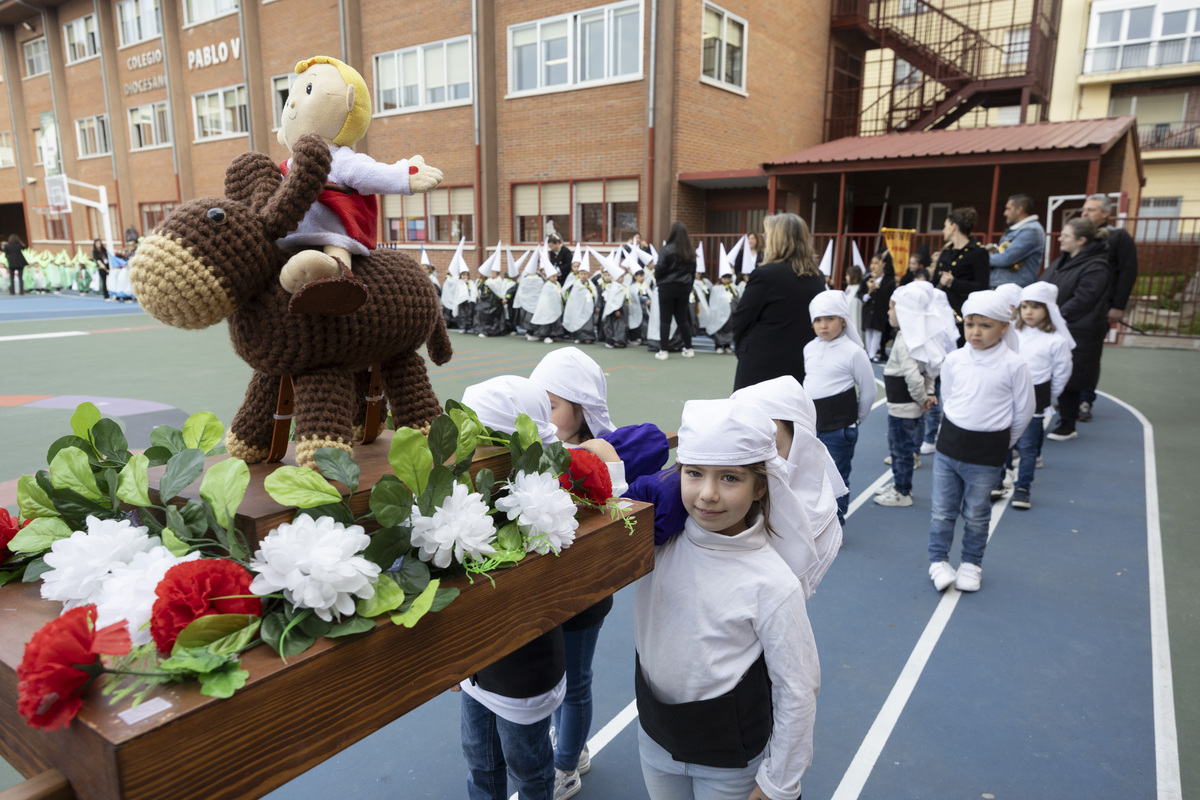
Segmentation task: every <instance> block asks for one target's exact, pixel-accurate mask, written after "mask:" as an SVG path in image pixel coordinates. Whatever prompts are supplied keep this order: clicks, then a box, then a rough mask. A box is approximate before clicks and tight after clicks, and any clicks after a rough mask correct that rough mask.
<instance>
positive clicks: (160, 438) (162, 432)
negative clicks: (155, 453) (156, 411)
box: [147, 425, 187, 455]
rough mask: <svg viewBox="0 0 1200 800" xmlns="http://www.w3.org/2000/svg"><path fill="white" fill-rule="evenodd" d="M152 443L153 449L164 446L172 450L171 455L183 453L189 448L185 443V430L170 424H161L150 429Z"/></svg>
mask: <svg viewBox="0 0 1200 800" xmlns="http://www.w3.org/2000/svg"><path fill="white" fill-rule="evenodd" d="M150 445H151V449H153V448H154V447H164V448H166V449H167V450H170V451H171V455H175V454H176V453H182V452H183V451H184V450H186V449H187V445H186V444H184V443H183V431H181V430H179V429H178V428H172V427H171V426H170V425H159V426H158V427H157V428H155V429H154V430H152V431H150ZM147 454H148V453H147Z"/></svg>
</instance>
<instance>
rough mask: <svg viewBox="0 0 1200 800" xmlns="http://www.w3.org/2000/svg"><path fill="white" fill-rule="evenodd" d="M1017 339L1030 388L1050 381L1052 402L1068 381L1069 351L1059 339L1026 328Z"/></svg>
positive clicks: (1018, 333) (1022, 329) (1031, 327)
mask: <svg viewBox="0 0 1200 800" xmlns="http://www.w3.org/2000/svg"><path fill="white" fill-rule="evenodd" d="M1017 336H1018V337H1020V340H1021V360H1022V361H1024V362H1025V364H1026V365H1027V366H1028V367H1029V374H1030V376H1031V377H1032V378H1033V385H1034V386H1037V385H1038V384H1042V383H1045V382H1046V381H1050V402H1051V403H1054V402H1056V401H1057V400H1058V396H1059V395H1060V394H1062V390H1063V389H1064V388H1066V386H1067V381H1069V380H1070V379H1071V369H1072V363H1071V348H1070V347H1069V346H1068V345H1067V342H1066V340H1065V339H1064V338H1063V337H1061V336H1058V335H1057V334H1053V333H1046V332H1045V331H1044V330H1042V329H1041V328H1035V327H1033V326H1030V325H1026V326H1025V327H1024V328H1021V329H1020V330H1019V331H1017Z"/></svg>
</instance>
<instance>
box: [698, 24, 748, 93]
mask: <svg viewBox="0 0 1200 800" xmlns="http://www.w3.org/2000/svg"><path fill="white" fill-rule="evenodd" d="M702 42H703V45H704V47H703V51H702V54H701V66H700V74H701V76H702V77H704V78H706V79H708V80H710V81H716V82H717V83H718V84H724V85H726V86H732V87H733V88H735V89H742V90H745V88H746V20H744V19H741V18H740V17H736V16H734V15H733V14H730V13H729V12H728V11H725V10H723V9H721V8H718V7H717V6H714V5H710V4H708V3H705V4H704V30H703V33H702Z"/></svg>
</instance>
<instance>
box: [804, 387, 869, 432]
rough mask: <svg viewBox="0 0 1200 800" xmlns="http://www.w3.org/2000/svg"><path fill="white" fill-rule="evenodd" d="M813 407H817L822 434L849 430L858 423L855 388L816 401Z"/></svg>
mask: <svg viewBox="0 0 1200 800" xmlns="http://www.w3.org/2000/svg"><path fill="white" fill-rule="evenodd" d="M813 405H814V406H816V407H817V430H818V431H820V432H821V433H825V432H827V431H836V430H841V429H842V428H849V427H850V426H851V425H853V424H855V423H856V422H858V394H857V393H856V392H855V391H854V387H853V386H851V387H850V388H849V389H847V390H846V391H844V392H839V393H838V394H834V395H830V396H829V397H822V398H821V399H820V400H817V399H814V400H813Z"/></svg>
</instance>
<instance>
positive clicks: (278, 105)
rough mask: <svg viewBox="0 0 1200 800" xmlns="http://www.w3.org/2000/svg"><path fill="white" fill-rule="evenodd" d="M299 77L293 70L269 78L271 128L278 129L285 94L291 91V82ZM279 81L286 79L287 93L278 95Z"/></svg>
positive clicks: (285, 97)
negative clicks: (271, 112)
mask: <svg viewBox="0 0 1200 800" xmlns="http://www.w3.org/2000/svg"><path fill="white" fill-rule="evenodd" d="M299 77H300V76H299V75H297V74H296V73H295V72H289V73H287V74H286V75H275V76H273V77H272V78H271V108H272V109H273V113H274V115H275V116H274V117H272V118H271V130H273V131H277V130H279V123H280V121H281V120H282V119H283V107H284V106H285V105H287V96H288V94H290V93H291V91H292V84H294V83H295V82H296V79H297V78H299ZM280 81H287V93H285V94H284V95H283V96H282V97H280V95H279V82H280Z"/></svg>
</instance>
